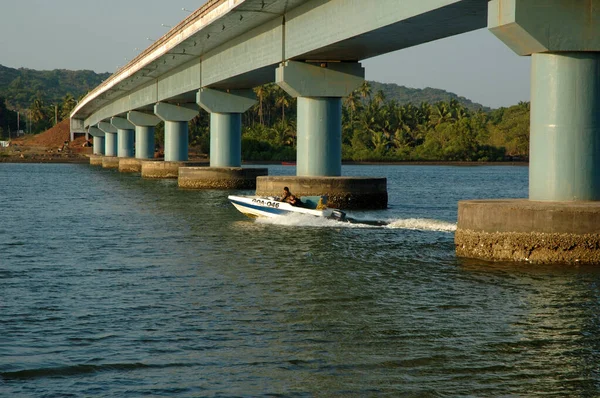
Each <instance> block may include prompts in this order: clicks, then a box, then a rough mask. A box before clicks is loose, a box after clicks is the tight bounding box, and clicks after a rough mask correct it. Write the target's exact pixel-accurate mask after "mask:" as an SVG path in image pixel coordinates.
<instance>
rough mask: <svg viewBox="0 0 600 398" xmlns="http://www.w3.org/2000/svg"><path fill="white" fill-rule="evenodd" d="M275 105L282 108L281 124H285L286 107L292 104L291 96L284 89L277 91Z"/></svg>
mask: <svg viewBox="0 0 600 398" xmlns="http://www.w3.org/2000/svg"><path fill="white" fill-rule="evenodd" d="M275 105H277V106H278V107H280V108H281V124H282V125H283V124H285V108H287V107H289V106H290V96H289V95H288V94H287V93H286V92H285V91H284V90H282V89H279V90H278V92H277V100H276V101H275Z"/></svg>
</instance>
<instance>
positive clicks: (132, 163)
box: [119, 158, 142, 173]
mask: <svg viewBox="0 0 600 398" xmlns="http://www.w3.org/2000/svg"><path fill="white" fill-rule="evenodd" d="M119 171H120V172H121V173H140V172H141V171H142V159H136V158H119Z"/></svg>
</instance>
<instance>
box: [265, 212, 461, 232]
mask: <svg viewBox="0 0 600 398" xmlns="http://www.w3.org/2000/svg"><path fill="white" fill-rule="evenodd" d="M256 223H259V224H270V225H282V226H289V227H320V228H324V227H325V228H328V227H330V228H387V229H407V230H415V231H435V232H454V231H456V224H454V223H450V222H446V221H441V220H433V219H427V218H405V219H402V218H401V219H389V220H373V219H360V218H353V217H347V218H346V220H344V221H338V220H332V219H328V218H323V217H313V216H309V215H304V214H289V215H286V216H284V217H272V218H268V217H259V218H257V219H256Z"/></svg>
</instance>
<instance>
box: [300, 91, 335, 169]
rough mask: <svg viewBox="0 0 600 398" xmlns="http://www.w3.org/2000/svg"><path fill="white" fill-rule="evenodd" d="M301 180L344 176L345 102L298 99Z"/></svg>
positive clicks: (309, 98) (310, 98) (323, 98)
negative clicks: (343, 121) (343, 125)
mask: <svg viewBox="0 0 600 398" xmlns="http://www.w3.org/2000/svg"><path fill="white" fill-rule="evenodd" d="M297 126H298V133H297V137H296V142H297V144H296V145H297V150H296V152H297V159H296V169H297V175H298V176H341V175H342V99H341V98H340V97H317V98H312V97H300V98H298V122H297Z"/></svg>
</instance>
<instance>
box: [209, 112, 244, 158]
mask: <svg viewBox="0 0 600 398" xmlns="http://www.w3.org/2000/svg"><path fill="white" fill-rule="evenodd" d="M241 165H242V115H241V114H240V113H211V114H210V167H240V166H241Z"/></svg>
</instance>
